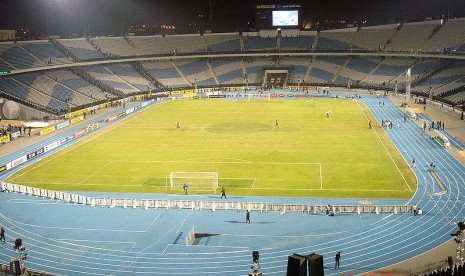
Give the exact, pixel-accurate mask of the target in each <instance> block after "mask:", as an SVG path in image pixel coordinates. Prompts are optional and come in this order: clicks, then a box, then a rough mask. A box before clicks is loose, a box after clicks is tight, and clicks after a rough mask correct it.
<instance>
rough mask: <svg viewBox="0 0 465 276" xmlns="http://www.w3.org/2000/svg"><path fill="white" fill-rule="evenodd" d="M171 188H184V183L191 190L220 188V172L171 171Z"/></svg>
mask: <svg viewBox="0 0 465 276" xmlns="http://www.w3.org/2000/svg"><path fill="white" fill-rule="evenodd" d="M169 182H170V187H171V190H173V189H179V190H182V189H183V186H184V184H186V185H187V186H188V187H189V191H212V190H216V189H217V188H218V172H171V173H170V175H169Z"/></svg>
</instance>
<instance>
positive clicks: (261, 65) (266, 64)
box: [244, 58, 276, 86]
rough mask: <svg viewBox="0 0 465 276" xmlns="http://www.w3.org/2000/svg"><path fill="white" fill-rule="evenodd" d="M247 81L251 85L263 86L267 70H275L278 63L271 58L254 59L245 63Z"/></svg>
mask: <svg viewBox="0 0 465 276" xmlns="http://www.w3.org/2000/svg"><path fill="white" fill-rule="evenodd" d="M244 67H245V69H246V79H247V80H248V83H249V84H255V85H260V86H261V85H262V84H263V74H264V72H265V68H275V67H276V63H275V62H272V61H271V60H270V59H269V58H268V59H267V58H254V59H247V60H245V61H244Z"/></svg>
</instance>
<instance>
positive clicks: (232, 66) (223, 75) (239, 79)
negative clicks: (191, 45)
mask: <svg viewBox="0 0 465 276" xmlns="http://www.w3.org/2000/svg"><path fill="white" fill-rule="evenodd" d="M241 63H242V61H240V60H234V59H212V60H211V61H210V65H211V66H212V69H213V71H214V72H215V75H216V77H217V79H218V81H219V83H220V84H243V83H244V72H243V70H242V64H241Z"/></svg>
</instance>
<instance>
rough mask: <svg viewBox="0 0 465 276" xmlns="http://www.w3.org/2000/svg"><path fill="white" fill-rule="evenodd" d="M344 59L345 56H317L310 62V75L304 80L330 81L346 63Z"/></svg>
mask: <svg viewBox="0 0 465 276" xmlns="http://www.w3.org/2000/svg"><path fill="white" fill-rule="evenodd" d="M346 61H347V58H339V57H320V58H317V59H315V62H314V63H313V64H312V68H311V71H310V75H309V76H308V78H307V79H306V80H305V81H307V82H315V83H329V82H332V81H333V79H334V78H335V76H336V75H337V73H338V72H339V71H340V70H341V68H342V67H343V65H344V64H345V63H346Z"/></svg>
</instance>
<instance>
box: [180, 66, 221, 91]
mask: <svg viewBox="0 0 465 276" xmlns="http://www.w3.org/2000/svg"><path fill="white" fill-rule="evenodd" d="M175 64H176V66H177V68H178V69H179V71H180V72H181V73H182V74H183V75H184V76H185V77H186V79H187V80H188V81H189V83H191V84H194V85H207V86H209V85H216V82H215V80H214V76H213V75H212V72H211V71H210V68H209V67H208V65H207V63H206V61H205V60H193V61H176V62H175Z"/></svg>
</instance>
